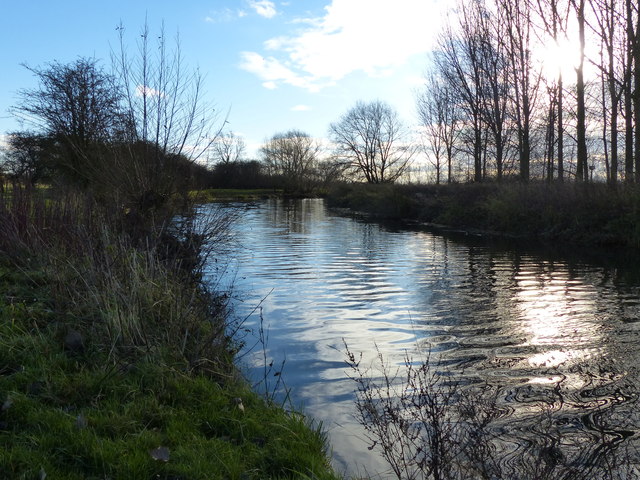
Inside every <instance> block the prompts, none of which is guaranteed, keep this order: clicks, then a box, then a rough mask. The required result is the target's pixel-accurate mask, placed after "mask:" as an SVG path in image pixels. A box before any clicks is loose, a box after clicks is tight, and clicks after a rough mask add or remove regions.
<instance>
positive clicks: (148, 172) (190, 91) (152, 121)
mask: <svg viewBox="0 0 640 480" xmlns="http://www.w3.org/2000/svg"><path fill="white" fill-rule="evenodd" d="M118 31H119V49H118V50H117V51H115V52H113V54H112V64H113V69H114V72H115V73H114V75H115V76H116V78H117V81H118V82H119V84H120V85H122V87H121V88H122V91H123V96H124V100H123V102H124V106H125V111H126V113H127V117H126V126H127V135H128V136H127V142H126V144H127V145H131V146H133V145H135V148H119V149H116V150H115V157H116V163H117V164H118V165H117V166H116V167H115V168H116V170H121V169H124V170H125V171H127V173H128V175H127V176H126V177H125V178H119V179H117V180H118V181H120V182H121V183H122V184H124V185H123V186H124V187H125V188H126V189H127V190H128V194H129V195H130V196H133V197H134V198H135V196H136V195H137V196H138V198H139V200H140V201H139V202H138V203H141V202H143V200H144V199H146V198H149V197H153V198H155V199H157V202H156V203H162V202H163V201H166V199H168V198H170V196H171V195H174V194H175V193H176V192H177V190H178V189H179V185H178V183H177V180H178V179H179V178H180V175H181V171H182V170H184V168H185V162H186V163H193V162H195V161H197V160H198V159H200V158H201V157H202V156H203V155H205V154H206V153H207V152H208V151H209V149H210V147H211V145H212V144H213V143H215V140H216V138H217V137H218V136H219V135H220V133H221V129H222V126H223V125H224V123H223V122H218V116H217V114H216V111H215V108H213V106H212V105H211V104H210V103H208V102H207V101H205V98H204V91H203V77H202V76H201V75H200V73H199V71H198V70H197V69H195V70H191V69H189V68H187V66H186V65H185V62H184V60H183V58H182V55H181V49H180V41H179V38H176V40H175V42H174V44H173V45H172V46H171V45H169V43H170V42H169V41H168V40H167V37H166V34H165V32H164V28H163V27H162V28H161V29H160V31H159V32H158V33H157V34H152V33H151V32H150V30H149V27H148V25H146V24H145V25H144V27H143V28H142V30H141V32H140V35H139V36H138V37H137V38H138V41H137V52H136V53H135V55H133V56H131V55H130V54H129V52H128V50H127V43H126V38H125V29H124V27H123V26H122V25H120V26H119V27H118ZM143 203H144V202H143Z"/></svg>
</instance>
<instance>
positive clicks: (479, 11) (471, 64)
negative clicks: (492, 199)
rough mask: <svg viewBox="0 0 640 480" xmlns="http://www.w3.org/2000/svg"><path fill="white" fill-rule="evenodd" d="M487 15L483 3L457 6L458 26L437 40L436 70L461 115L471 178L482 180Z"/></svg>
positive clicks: (444, 31) (449, 29)
mask: <svg viewBox="0 0 640 480" xmlns="http://www.w3.org/2000/svg"><path fill="white" fill-rule="evenodd" d="M485 14H487V11H486V9H485V8H484V2H471V3H468V4H467V3H463V2H460V3H459V8H458V19H457V25H455V29H454V26H453V25H451V24H449V25H446V26H445V29H444V30H443V32H442V33H441V35H440V37H439V39H438V46H437V51H436V53H435V63H436V67H437V69H438V70H439V72H440V73H441V74H442V76H443V77H444V78H445V79H446V81H447V83H448V84H449V85H450V86H451V88H452V89H453V91H454V92H455V98H456V99H457V103H458V105H459V107H460V111H461V112H462V113H463V114H464V115H463V116H462V118H461V138H462V139H463V140H465V143H466V144H468V145H469V146H470V148H469V150H470V154H471V156H472V158H473V178H474V180H475V181H476V182H479V181H481V180H482V179H483V177H484V173H485V171H486V169H485V168H483V157H484V158H486V155H484V153H485V152H486V140H485V139H486V135H485V133H486V128H485V127H486V125H485V122H484V120H485V118H486V115H485V114H486V111H485V109H484V108H485V105H486V102H485V101H484V95H485V93H486V92H487V87H486V71H485V70H484V69H483V55H484V53H485V52H484V48H485V46H486V43H487V39H486V37H485V35H484V33H486V31H483V28H482V24H483V21H482V20H481V17H482V16H483V15H485Z"/></svg>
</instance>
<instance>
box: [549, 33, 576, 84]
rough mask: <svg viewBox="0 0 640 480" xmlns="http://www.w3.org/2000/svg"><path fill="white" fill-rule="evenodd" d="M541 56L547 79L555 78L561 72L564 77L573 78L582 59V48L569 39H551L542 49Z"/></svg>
mask: <svg viewBox="0 0 640 480" xmlns="http://www.w3.org/2000/svg"><path fill="white" fill-rule="evenodd" d="M540 56H541V62H542V70H543V73H544V76H545V77H546V78H547V79H549V80H555V79H557V78H558V76H559V74H560V73H562V78H565V79H566V78H573V76H574V75H575V68H576V67H577V65H578V62H579V60H580V49H579V47H578V46H577V45H576V44H575V43H574V42H570V41H569V40H560V41H558V42H555V41H551V42H549V43H547V44H546V45H544V46H543V47H542V48H541V49H540Z"/></svg>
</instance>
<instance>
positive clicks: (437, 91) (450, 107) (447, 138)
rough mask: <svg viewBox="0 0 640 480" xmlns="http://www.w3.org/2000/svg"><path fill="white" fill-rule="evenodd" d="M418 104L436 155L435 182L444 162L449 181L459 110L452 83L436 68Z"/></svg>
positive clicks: (439, 177)
mask: <svg viewBox="0 0 640 480" xmlns="http://www.w3.org/2000/svg"><path fill="white" fill-rule="evenodd" d="M417 106H418V116H419V118H420V122H421V123H422V126H423V127H424V128H425V132H426V137H427V138H426V141H427V143H428V145H429V147H428V149H429V151H430V152H431V153H432V154H433V157H434V165H435V168H436V184H439V183H440V179H441V171H442V167H443V165H442V163H443V162H445V163H446V168H447V183H451V181H452V164H453V156H454V147H455V144H456V142H457V140H458V138H457V137H458V135H459V125H458V118H457V115H458V113H457V108H456V102H455V98H454V95H453V91H452V89H451V87H450V85H449V84H448V83H447V82H446V81H445V80H444V79H443V78H442V76H441V75H439V74H438V73H437V72H435V71H432V72H431V74H430V75H428V76H427V82H426V85H425V89H424V91H423V92H422V93H420V94H419V95H418V99H417Z"/></svg>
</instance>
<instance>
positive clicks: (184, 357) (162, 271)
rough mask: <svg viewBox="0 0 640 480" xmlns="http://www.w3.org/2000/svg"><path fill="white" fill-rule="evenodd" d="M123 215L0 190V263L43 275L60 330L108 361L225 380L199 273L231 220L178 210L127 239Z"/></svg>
mask: <svg viewBox="0 0 640 480" xmlns="http://www.w3.org/2000/svg"><path fill="white" fill-rule="evenodd" d="M127 213H128V212H126V211H121V210H118V209H117V208H115V207H111V206H107V207H105V206H104V205H103V204H100V203H98V202H96V201H95V200H93V199H92V198H91V197H90V196H89V195H87V194H84V193H79V192H73V191H71V190H67V191H60V190H57V191H56V190H49V189H38V188H34V187H31V186H28V185H22V184H18V183H15V184H12V185H6V186H5V188H3V189H2V192H1V193H0V255H2V256H3V257H5V258H7V259H11V261H12V262H13V264H14V266H15V268H24V269H27V268H28V269H38V270H41V271H43V272H45V276H46V278H47V282H48V284H49V287H50V292H51V296H52V299H53V305H54V308H55V310H56V311H57V312H58V313H60V318H65V319H66V321H65V323H66V325H65V328H67V329H73V330H76V331H78V332H80V333H81V335H82V336H83V339H84V341H85V343H86V344H87V346H88V347H87V348H88V350H89V351H99V352H101V353H106V354H107V355H106V358H107V359H108V361H110V362H119V361H122V360H125V359H126V360H127V361H130V360H132V359H135V358H137V357H140V356H144V357H147V358H152V359H153V358H164V359H167V358H172V359H174V361H176V362H178V363H182V364H183V365H184V366H185V368H189V369H197V370H202V371H207V372H209V373H212V374H217V375H226V374H228V373H229V371H230V369H229V367H230V365H231V362H230V361H229V360H230V358H231V354H230V351H232V346H231V340H230V339H229V338H228V337H227V335H226V305H225V302H224V299H223V298H222V297H218V296H216V294H215V293H213V292H210V291H208V290H207V289H206V288H205V286H204V285H203V283H202V276H201V272H202V267H203V262H204V259H205V257H206V256H207V255H208V254H211V253H212V252H211V249H212V248H215V245H216V244H217V243H218V242H219V241H220V240H221V237H222V236H224V235H225V232H226V230H227V228H228V225H229V223H230V222H231V221H232V219H231V217H229V216H228V215H221V214H218V213H216V211H215V210H213V211H211V212H210V213H209V214H208V216H206V217H205V216H203V215H200V214H198V213H197V212H193V211H191V212H189V211H187V210H183V212H182V215H181V216H180V217H179V218H176V217H167V218H164V219H162V221H161V222H155V223H154V224H153V228H148V225H147V226H145V228H144V230H141V231H137V230H136V229H135V228H131V226H130V225H127V223H126V222H127V221H128V220H130V219H128V218H127Z"/></svg>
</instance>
